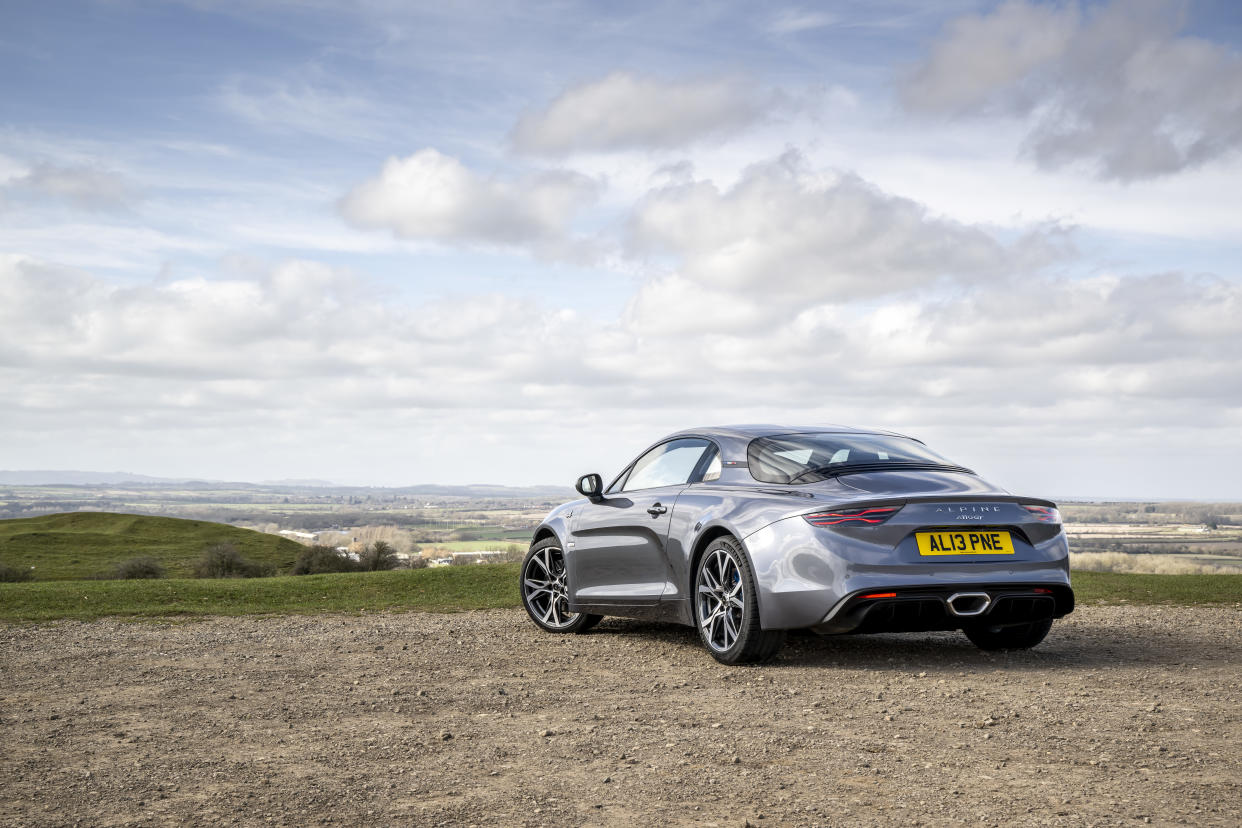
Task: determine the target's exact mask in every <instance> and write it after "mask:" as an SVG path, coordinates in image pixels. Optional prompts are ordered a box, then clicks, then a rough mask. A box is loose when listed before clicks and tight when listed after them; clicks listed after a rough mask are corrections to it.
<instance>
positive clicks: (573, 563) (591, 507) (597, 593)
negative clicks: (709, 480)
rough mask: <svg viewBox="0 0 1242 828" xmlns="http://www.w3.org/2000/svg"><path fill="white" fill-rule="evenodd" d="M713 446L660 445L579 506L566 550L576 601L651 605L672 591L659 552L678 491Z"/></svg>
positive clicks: (694, 441)
mask: <svg viewBox="0 0 1242 828" xmlns="http://www.w3.org/2000/svg"><path fill="white" fill-rule="evenodd" d="M709 452H711V453H714V452H715V446H714V445H713V444H712V443H711V442H710V441H708V440H703V439H700V438H697V437H695V438H682V439H678V440H670V441H668V442H666V443H661V444H660V445H658V446H656V447H655V448H652V449H650V450H648V451H647V452H645V453H644V454H643V455H642V456H641V457H639V458H638V459H637V460H635V461H634V462H633V463H632V464H631V465H630V467H629V468H628V469H627V470H626V472H625V473H623V474H622V475H621V476H620V477H619V478H618V479H617V481H616V482H615V483H614V484H613V485H612V486H610V487H609V489H608V491H607V492H606V493H605V494H604V495H603V497H602V498H600V500H599V501H598V502H594V503H591V502H588V503H586V504H584V505H583V506H581V507H579V509H578V511H577V514H575V515H574V519H573V532H572V536H571V539H570V543H569V544H568V546H569V549H567V550H566V555H565V557H566V565H567V568H568V570H569V584H570V589H571V590H572V594H573V601H574V603H575V604H581V605H604V604H615V605H644V604H655V603H656V602H658V601H659V600H660V596H661V595H663V594H664V592H665V590H668V589H671V588H672V587H671V585H670V579H671V577H672V570H671V568H670V566H669V561H668V557H667V555H666V554H665V546H666V541H667V539H668V529H669V523H670V521H671V520H672V517H673V510H674V508H676V504H677V496H678V495H679V494H680V493H681V491H682V490H683V489H684V488H685V487H686V486H687V484H688V483H689V482H690V480H691V479H692V478H693V477H694V475H695V473H696V472H699V473H701V466H702V465H704V462H705V461H706V460H708V459H710V458H709V457H708V453H709Z"/></svg>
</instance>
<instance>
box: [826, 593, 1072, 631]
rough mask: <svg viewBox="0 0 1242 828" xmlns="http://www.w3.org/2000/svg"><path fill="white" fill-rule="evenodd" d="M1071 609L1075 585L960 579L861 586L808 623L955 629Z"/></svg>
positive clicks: (873, 628)
mask: <svg viewBox="0 0 1242 828" xmlns="http://www.w3.org/2000/svg"><path fill="white" fill-rule="evenodd" d="M1073 611H1074V591H1073V590H1072V589H1070V587H1068V586H1066V585H1064V584H960V585H957V586H954V587H952V588H946V587H931V588H929V587H927V586H913V587H895V588H890V589H886V590H884V591H883V592H876V591H875V590H861V591H859V592H856V593H853V594H852V595H848V596H846V597H845V598H843V599H841V600H840V601H838V602H837V605H836V606H834V607H833V608H832V609H831V610H830V611H829V612H828V614H827V615H826V616H825V617H824V619H823V620H822V621H821V622H820V623H819V624H816V625H815V626H813V627H812V628H811V629H813V630H814V631H815V632H817V633H821V634H823V635H841V634H845V633H878V632H926V631H931V630H956V629H961V628H962V627H963V626H965V625H967V624H984V625H987V626H994V627H1007V626H1015V625H1018V624H1027V623H1030V622H1032V621H1045V620H1048V619H1051V618H1061V617H1062V616H1065V615H1068V614H1069V613H1071V612H1073Z"/></svg>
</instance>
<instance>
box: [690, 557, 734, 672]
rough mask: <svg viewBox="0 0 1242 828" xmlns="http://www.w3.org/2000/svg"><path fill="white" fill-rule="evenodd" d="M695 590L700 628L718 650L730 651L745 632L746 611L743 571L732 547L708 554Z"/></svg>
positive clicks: (714, 648)
mask: <svg viewBox="0 0 1242 828" xmlns="http://www.w3.org/2000/svg"><path fill="white" fill-rule="evenodd" d="M695 592H696V600H695V604H696V607H697V616H698V621H699V627H700V628H701V629H702V630H703V632H704V636H705V638H706V639H707V643H708V646H710V647H711V648H712V649H713V650H715V651H716V652H724V651H725V650H728V649H729V648H730V647H732V646H733V645H734V644H735V643H736V642H737V638H738V635H740V634H741V630H742V617H743V615H744V614H745V610H746V592H745V590H743V588H742V570H741V569H740V568H739V567H738V563H737V561H736V560H735V559H734V557H733V554H732V553H731V552H730V551H729V550H727V549H724V548H716V549H713V550H712V551H711V552H708V553H707V555H706V557H705V558H704V560H703V563H702V565H701V566H700V567H699V577H698V584H697V588H696V590H695Z"/></svg>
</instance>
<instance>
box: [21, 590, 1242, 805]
mask: <svg viewBox="0 0 1242 828" xmlns="http://www.w3.org/2000/svg"><path fill="white" fill-rule="evenodd" d="M1240 685H1242V610H1239V609H1237V608H1211V609H1208V608H1199V609H1190V608H1138V607H1134V608H1130V607H1084V608H1080V609H1079V611H1078V612H1076V613H1074V614H1073V615H1072V616H1071V617H1070V618H1068V619H1066V620H1064V621H1062V622H1058V624H1057V625H1055V626H1054V627H1053V632H1052V634H1051V635H1050V636H1049V638H1048V640H1046V641H1045V642H1044V644H1043V645H1042V646H1040V647H1039V648H1038V649H1037V650H1034V651H1032V652H1026V653H1017V654H996V655H988V654H985V653H982V652H979V651H977V650H975V649H974V648H973V647H972V646H970V645H969V643H968V642H967V641H966V640H965V638H964V637H962V636H961V635H956V634H954V635H950V634H922V635H909V636H872V637H857V638H837V639H830V640H822V639H819V638H815V637H813V636H809V635H806V636H797V637H794V638H792V639H791V640H790V641H789V642H788V644H787V645H786V647H785V649H784V650H782V652H781V654H780V656H779V657H778V658H777V660H776V661H774V662H772V663H770V664H767V665H763V666H760V667H750V668H737V667H733V668H729V667H723V666H721V665H718V664H716V663H715V662H714V661H712V660H711V658H710V657H709V656H708V654H707V653H706V652H705V651H704V650H703V649H702V648H701V647H700V645H699V643H698V640H697V636H696V634H695V633H694V632H693V631H692V630H689V629H688V628H681V627H675V626H664V625H654V624H647V623H640V622H633V621H623V620H612V619H609V620H607V621H605V622H604V623H603V624H602V625H600V626H599V627H598V628H597V629H596V630H595V631H593V632H592V633H590V634H588V635H585V636H577V637H575V636H555V635H548V634H545V633H541V632H539V631H537V630H536V629H535V627H534V626H533V625H531V624H530V623H529V622H528V621H527V620H526V618H525V616H524V615H523V614H521V613H520V612H518V611H508V610H503V611H492V612H471V613H460V614H456V615H421V614H373V615H363V616H311V617H285V618H219V619H210V620H202V621H189V622H165V621H159V622H145V623H122V622H115V621H97V622H91V623H78V622H58V623H54V624H44V625H38V626H0V740H2V742H3V743H2V744H0V780H3V781H2V785H0V823H3V824H6V825H74V824H82V825H141V824H170V825H172V824H175V825H219V824H247V825H249V824H278V825H307V824H337V825H342V824H343V825H354V824H360V823H372V824H374V825H389V824H396V825H401V824H410V825H441V824H442V825H471V824H480V825H483V824H498V825H618V824H625V825H648V824H661V823H663V824H686V825H690V824H693V825H712V824H716V825H722V826H742V825H745V824H746V822H747V821H749V822H750V823H751V824H753V825H757V826H771V825H815V824H820V825H846V824H849V825H854V824H863V825H870V824H876V825H878V824H897V823H900V824H925V825H948V824H958V823H961V822H971V823H978V822H982V823H986V824H993V825H1007V824H1014V823H1020V824H1032V823H1036V824H1050V825H1088V824H1095V825H1109V824H1131V823H1138V824H1144V823H1147V822H1151V823H1154V824H1181V823H1184V824H1194V825H1231V826H1236V825H1238V824H1240V823H1242V748H1239V745H1242V704H1240V702H1242V691H1239V686H1240Z"/></svg>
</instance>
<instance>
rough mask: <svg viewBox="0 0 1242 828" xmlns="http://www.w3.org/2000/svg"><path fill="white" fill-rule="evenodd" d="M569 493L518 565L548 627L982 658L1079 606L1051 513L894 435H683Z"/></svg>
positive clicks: (750, 652)
mask: <svg viewBox="0 0 1242 828" xmlns="http://www.w3.org/2000/svg"><path fill="white" fill-rule="evenodd" d="M576 488H577V490H578V492H579V493H581V494H582V495H583V499H581V500H574V501H572V502H570V503H566V504H564V505H563V506H558V507H557V508H556V509H553V510H552V512H551V514H549V515H548V516H547V517H546V518H545V519H544V520H543V522H542V523H540V525H539V528H538V529H537V530H536V531H535V536H534V540H533V542H532V544H531V547H530V551H529V552H527V554H526V557H525V560H524V561H523V563H522V569H521V584H520V587H521V594H522V603H523V604H524V605H525V607H526V611H527V612H528V613H529V614H530V617H531V619H532V620H533V621H534V622H535V623H536V624H538V625H539V626H540V627H542V628H543V629H545V630H547V631H549V632H562V633H565V632H575V633H576V632H584V631H585V630H588V629H590V628H591V627H593V626H594V625H595V624H597V623H599V621H600V619H601V618H602V617H603V616H605V615H619V616H626V617H631V618H650V619H660V620H666V621H673V622H678V623H681V624H687V625H691V626H694V627H696V628H697V629H698V631H699V634H700V636H701V637H702V639H703V643H704V644H705V645H706V646H707V648H708V650H709V651H710V652H711V654H712V655H713V656H715V658H716V659H717V660H718V661H721V662H724V663H726V664H737V663H743V662H754V661H763V660H765V659H768V658H771V657H772V656H773V655H774V654H775V653H776V651H777V650H778V649H779V648H780V646H781V643H782V642H783V641H784V637H785V631H786V630H791V629H803V628H809V629H811V630H814V631H815V632H818V633H821V634H826V635H832V634H841V633H870V632H916V631H928V630H958V629H960V630H962V631H963V632H965V634H966V635H967V637H969V638H970V640H971V641H973V642H974V643H975V644H976V645H977V646H979V647H981V648H983V649H986V650H993V649H1016V648H1027V647H1033V646H1035V645H1036V644H1038V643H1039V642H1040V641H1042V640H1043V638H1044V636H1045V635H1047V634H1048V630H1049V628H1050V627H1051V626H1052V621H1053V619H1056V618H1060V617H1062V616H1064V615H1066V614H1068V613H1069V612H1072V611H1073V609H1074V592H1073V590H1072V589H1071V588H1070V578H1069V546H1068V544H1067V543H1066V539H1065V534H1064V532H1062V530H1061V516H1060V513H1059V512H1058V511H1057V508H1056V505H1055V504H1053V503H1051V502H1049V501H1047V500H1039V499H1036V498H1030V497H1017V496H1014V495H1012V494H1010V493H1009V492H1007V491H1005V490H1004V489H1002V488H1000V487H998V486H995V485H993V484H991V483H989V482H987V481H986V480H983V479H982V478H980V477H979V476H978V475H976V474H975V473H974V472H972V471H971V470H970V469H967V468H963V467H962V466H959V465H957V464H955V463H953V462H951V461H949V460H946V459H945V458H944V457H942V456H940V455H939V454H937V453H936V452H934V451H932V450H931V449H929V448H928V447H927V446H926V445H924V444H923V443H922V442H921V441H919V440H916V439H913V438H911V437H906V436H903V435H901V434H896V433H893V432H888V431H878V430H864V429H856V428H847V427H843V426H820V427H812V428H790V427H785V426H774V425H747V426H722V427H716V428H696V429H690V430H688V431H681V432H678V433H676V434H672V435H669V436H668V437H665V438H664V439H663V440H660V441H659V442H658V443H656V444H655V445H653V446H651V447H650V448H648V449H646V450H645V451H643V452H642V453H641V454H639V455H638V457H637V459H635V460H634V462H632V463H630V464H629V465H628V466H626V467H625V469H623V470H622V471H621V473H620V474H618V475H617V477H616V479H615V480H613V481H612V482H611V483H610V484H609V485H608V486H607V487H605V486H604V485H603V479H602V478H601V477H600V476H599V475H598V474H587V475H583V476H582V477H581V478H579V480H578V482H577V486H576Z"/></svg>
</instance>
